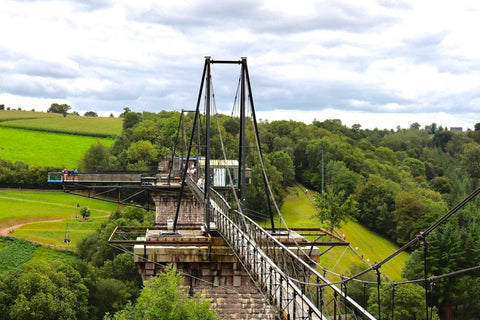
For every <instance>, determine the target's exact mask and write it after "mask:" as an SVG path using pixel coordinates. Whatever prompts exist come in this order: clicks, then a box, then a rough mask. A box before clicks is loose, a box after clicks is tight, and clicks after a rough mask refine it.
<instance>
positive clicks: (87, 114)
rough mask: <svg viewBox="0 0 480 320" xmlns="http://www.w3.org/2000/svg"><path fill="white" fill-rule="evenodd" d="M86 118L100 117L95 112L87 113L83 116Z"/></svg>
mask: <svg viewBox="0 0 480 320" xmlns="http://www.w3.org/2000/svg"><path fill="white" fill-rule="evenodd" d="M83 116H84V117H98V114H97V113H96V112H95V111H87V112H85V113H84V114H83Z"/></svg>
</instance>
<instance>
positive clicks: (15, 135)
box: [0, 127, 113, 168]
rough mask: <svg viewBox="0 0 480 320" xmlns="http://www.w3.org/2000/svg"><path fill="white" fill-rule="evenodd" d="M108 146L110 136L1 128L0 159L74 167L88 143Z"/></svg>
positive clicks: (88, 145)
mask: <svg viewBox="0 0 480 320" xmlns="http://www.w3.org/2000/svg"><path fill="white" fill-rule="evenodd" d="M97 141H99V142H101V143H102V144H104V145H105V146H110V145H111V144H112V143H113V139H106V138H93V137H83V136H75V135H68V134H55V133H47V132H38V131H30V130H20V129H12V128H3V127H0V158H1V159H9V160H11V161H13V162H15V161H23V162H25V163H27V164H29V165H36V166H44V167H47V166H48V167H59V168H60V167H61V168H63V167H67V168H75V167H77V165H78V160H79V159H80V158H81V157H82V156H83V154H84V153H85V151H86V150H87V149H88V148H90V146H91V145H93V144H95V143H97Z"/></svg>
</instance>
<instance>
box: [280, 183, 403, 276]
mask: <svg viewBox="0 0 480 320" xmlns="http://www.w3.org/2000/svg"><path fill="white" fill-rule="evenodd" d="M304 190H305V188H303V187H300V186H299V185H297V186H295V187H294V188H291V189H290V190H289V191H290V192H289V195H288V196H287V197H286V198H285V203H284V204H283V206H282V207H281V212H282V215H283V217H284V219H285V220H286V222H287V224H288V226H289V227H291V228H294V227H311V228H315V227H317V228H318V227H324V226H323V225H321V224H320V223H319V222H318V221H317V220H315V219H312V218H311V217H312V216H313V215H314V213H315V208H314V206H313V204H312V203H311V198H310V197H309V192H307V193H305V192H304ZM338 232H339V233H340V234H341V235H345V239H346V240H347V241H348V242H350V244H351V246H352V247H353V248H354V249H355V251H357V252H358V254H357V253H355V252H354V250H352V249H346V248H345V247H336V248H333V249H332V250H330V251H329V252H328V253H326V254H325V255H324V256H322V258H321V260H320V264H321V265H322V266H324V267H325V268H327V269H329V270H333V271H335V272H336V273H338V274H345V275H346V274H349V268H350V267H351V266H352V265H353V264H363V265H364V266H365V267H367V266H368V263H369V264H373V262H375V261H380V260H382V259H383V258H385V257H387V256H388V255H389V254H391V253H393V252H395V251H396V250H397V246H395V245H394V244H393V243H392V242H391V241H388V240H386V239H385V238H383V237H381V236H379V235H378V234H376V233H375V232H372V231H369V230H368V229H366V228H365V227H364V226H362V225H361V224H359V223H356V222H352V221H350V222H348V223H347V224H345V225H342V227H341V229H340V230H338ZM362 257H363V260H362ZM407 258H408V254H407V253H402V254H400V255H399V256H398V257H396V258H395V260H394V262H390V263H388V264H386V265H385V266H383V267H382V270H381V271H382V273H383V274H385V275H387V276H388V277H389V278H391V279H393V280H399V279H401V272H402V269H403V267H404V265H405V261H406V260H407Z"/></svg>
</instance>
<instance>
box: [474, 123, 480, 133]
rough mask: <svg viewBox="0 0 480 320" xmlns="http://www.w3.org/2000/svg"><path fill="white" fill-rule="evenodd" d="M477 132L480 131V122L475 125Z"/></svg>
mask: <svg viewBox="0 0 480 320" xmlns="http://www.w3.org/2000/svg"><path fill="white" fill-rule="evenodd" d="M475 131H480V122H477V123H475Z"/></svg>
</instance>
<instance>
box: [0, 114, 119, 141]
mask: <svg viewBox="0 0 480 320" xmlns="http://www.w3.org/2000/svg"><path fill="white" fill-rule="evenodd" d="M0 126H2V127H9V128H19V129H27V130H38V131H46V132H55V133H66V134H75V135H84V136H94V137H109V138H114V137H115V136H116V135H118V134H120V132H121V131H122V119H119V118H97V117H79V116H68V117H65V118H64V117H48V118H47V117H42V118H35V119H23V120H13V121H3V122H0Z"/></svg>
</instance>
